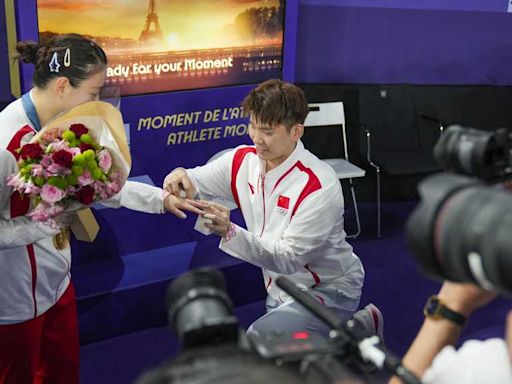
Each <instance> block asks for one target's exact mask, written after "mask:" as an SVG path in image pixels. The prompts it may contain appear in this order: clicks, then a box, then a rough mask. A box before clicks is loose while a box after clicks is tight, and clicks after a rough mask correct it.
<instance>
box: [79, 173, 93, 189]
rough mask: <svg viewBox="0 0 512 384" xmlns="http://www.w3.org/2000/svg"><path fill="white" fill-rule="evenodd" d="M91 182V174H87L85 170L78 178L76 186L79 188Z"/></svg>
mask: <svg viewBox="0 0 512 384" xmlns="http://www.w3.org/2000/svg"><path fill="white" fill-rule="evenodd" d="M93 182H94V180H93V178H92V177H91V172H89V171H88V170H85V171H84V173H82V174H81V175H80V176H78V185H80V186H81V187H83V186H85V185H89V184H92V183H93Z"/></svg>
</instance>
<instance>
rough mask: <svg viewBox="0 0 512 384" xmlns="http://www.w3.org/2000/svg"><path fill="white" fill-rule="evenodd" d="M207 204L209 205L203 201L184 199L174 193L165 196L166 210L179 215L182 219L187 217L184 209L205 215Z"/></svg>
mask: <svg viewBox="0 0 512 384" xmlns="http://www.w3.org/2000/svg"><path fill="white" fill-rule="evenodd" d="M206 206H207V205H206V204H205V203H204V202H202V201H197V200H190V199H182V198H179V197H176V196H174V195H172V194H168V195H167V196H166V197H165V198H164V208H165V210H166V211H167V212H170V213H172V214H173V215H175V216H177V217H179V218H180V219H185V218H186V217H187V215H186V214H185V212H183V211H189V212H192V213H195V214H197V215H203V214H205V211H204V208H206Z"/></svg>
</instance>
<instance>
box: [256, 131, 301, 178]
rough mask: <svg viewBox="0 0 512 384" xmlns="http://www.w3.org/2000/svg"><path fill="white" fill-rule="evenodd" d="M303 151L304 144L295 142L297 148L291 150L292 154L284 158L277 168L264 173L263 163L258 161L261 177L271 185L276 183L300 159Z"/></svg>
mask: <svg viewBox="0 0 512 384" xmlns="http://www.w3.org/2000/svg"><path fill="white" fill-rule="evenodd" d="M304 151H305V148H304V144H302V141H300V140H299V141H298V142H297V146H296V147H295V149H294V150H293V152H292V153H291V154H290V156H288V157H287V158H286V160H285V161H283V162H282V163H281V164H279V165H278V166H277V167H275V168H273V169H271V170H270V171H268V172H265V161H264V160H261V159H260V160H259V162H260V173H261V175H262V176H265V180H267V181H268V182H270V183H272V181H273V180H274V181H277V179H278V178H279V177H281V176H282V175H283V174H284V173H285V172H287V171H288V170H289V169H290V168H291V167H292V166H293V165H294V164H295V163H296V162H297V160H298V159H299V158H300V155H301V154H302V152H304Z"/></svg>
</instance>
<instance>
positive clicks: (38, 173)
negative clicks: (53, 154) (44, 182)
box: [30, 164, 44, 177]
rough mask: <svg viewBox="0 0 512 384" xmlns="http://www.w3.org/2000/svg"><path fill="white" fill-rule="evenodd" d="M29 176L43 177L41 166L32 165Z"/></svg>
mask: <svg viewBox="0 0 512 384" xmlns="http://www.w3.org/2000/svg"><path fill="white" fill-rule="evenodd" d="M30 174H31V175H32V176H34V177H38V176H43V175H44V169H43V166H42V165H41V164H32V168H31V169H30Z"/></svg>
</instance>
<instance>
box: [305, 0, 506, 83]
mask: <svg viewBox="0 0 512 384" xmlns="http://www.w3.org/2000/svg"><path fill="white" fill-rule="evenodd" d="M509 3H510V2H509V1H507V0H486V1H480V0H451V1H443V0H421V1H419V0H417V1H408V0H366V1H357V0H301V6H300V13H299V15H300V16H299V23H298V25H299V29H298V44H297V59H296V61H297V68H296V79H297V81H299V82H328V83H345V84H346V83H368V84H370V83H388V84H389V83H415V84H494V85H509V84H511V83H512V66H511V65H510V63H511V62H512V40H511V39H510V36H511V35H512V14H510V13H509V12H510V11H511V10H512V6H511V5H509Z"/></svg>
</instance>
